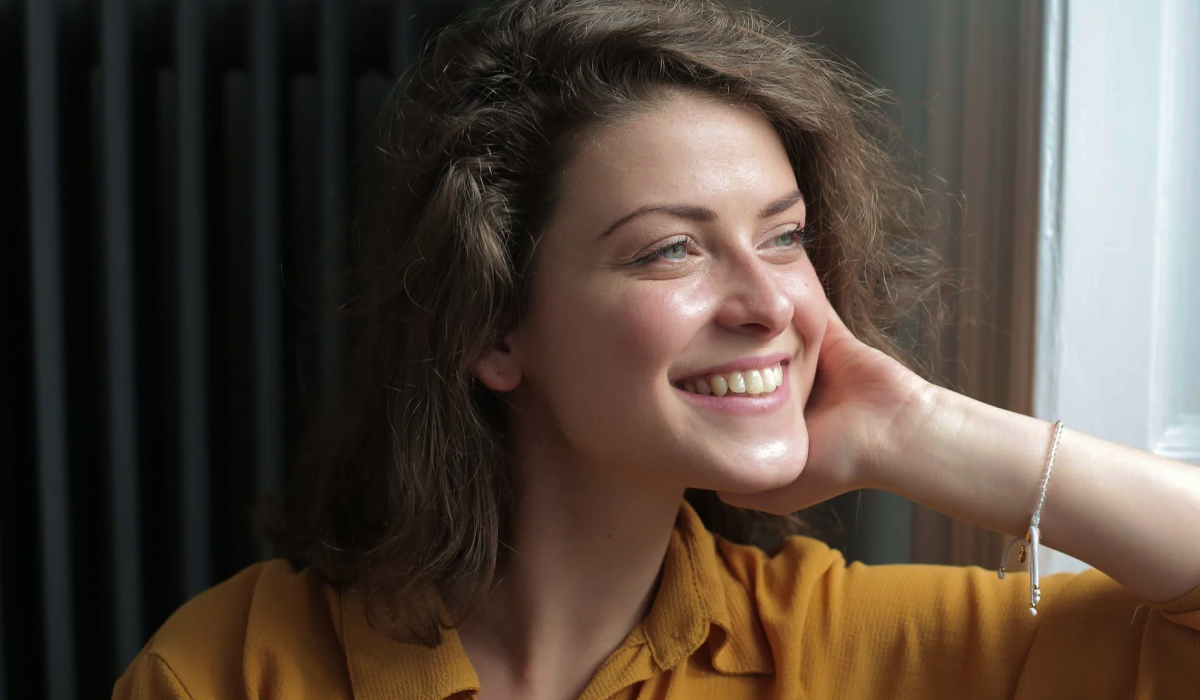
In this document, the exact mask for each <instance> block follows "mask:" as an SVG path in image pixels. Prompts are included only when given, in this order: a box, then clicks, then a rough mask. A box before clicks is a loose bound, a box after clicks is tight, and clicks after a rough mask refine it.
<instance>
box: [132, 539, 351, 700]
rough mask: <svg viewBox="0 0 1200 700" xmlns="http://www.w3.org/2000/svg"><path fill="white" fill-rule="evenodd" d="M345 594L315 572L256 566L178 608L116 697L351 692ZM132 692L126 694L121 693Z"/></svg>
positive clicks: (280, 564) (334, 694)
mask: <svg viewBox="0 0 1200 700" xmlns="http://www.w3.org/2000/svg"><path fill="white" fill-rule="evenodd" d="M340 626H341V606H340V596H339V595H338V593H337V591H335V590H334V589H333V588H332V587H330V586H328V585H327V584H325V583H324V582H323V581H322V580H321V578H320V577H319V576H318V575H317V574H316V573H314V572H312V571H310V570H306V571H300V572H297V571H293V570H292V569H291V567H289V566H288V564H287V563H286V562H284V561H282V560H273V561H269V562H263V563H259V564H255V565H253V566H251V567H249V568H247V569H245V570H243V571H242V572H241V573H239V574H237V575H236V576H234V577H232V578H230V579H228V580H227V581H225V582H223V583H221V584H218V585H217V586H214V587H213V588H211V589H209V590H207V591H205V592H204V593H201V594H200V595H198V596H196V597H195V598H193V599H192V600H190V601H188V602H187V603H186V604H185V605H183V607H181V608H179V610H177V611H176V612H175V613H174V614H173V615H171V617H170V618H169V619H168V620H167V621H166V622H165V623H164V624H163V626H162V627H161V628H160V629H159V630H158V632H156V633H155V635H154V636H153V637H152V638H151V639H150V641H149V643H147V645H146V647H145V648H144V649H143V650H142V652H141V653H140V654H139V655H138V658H137V659H135V660H134V662H133V663H132V664H131V665H130V667H129V670H128V671H126V674H125V676H123V677H122V679H121V681H120V682H118V685H117V690H116V691H114V695H113V697H114V698H117V697H157V695H156V694H155V693H156V692H159V691H153V692H150V693H148V694H147V693H141V692H138V691H137V690H136V688H137V687H138V686H139V685H142V686H145V687H147V688H150V687H159V688H162V689H166V688H168V687H169V688H171V696H177V697H190V698H195V699H197V700H199V699H200V698H257V697H266V696H271V697H301V696H302V695H300V694H296V693H291V692H287V690H288V688H290V687H292V686H295V687H305V688H306V689H307V691H308V692H316V694H315V695H313V697H338V696H339V694H340V693H343V692H344V689H345V688H348V680H346V671H345V660H344V655H343V654H342V651H341V642H340ZM123 687H125V688H128V689H129V692H127V693H123V692H121V691H122V688H123Z"/></svg>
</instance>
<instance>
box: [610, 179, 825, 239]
mask: <svg viewBox="0 0 1200 700" xmlns="http://www.w3.org/2000/svg"><path fill="white" fill-rule="evenodd" d="M803 200H804V195H802V194H800V190H795V191H793V192H789V193H787V194H785V195H784V196H782V197H780V198H779V199H776V200H775V201H773V202H769V203H767V204H766V205H765V206H763V208H762V209H759V210H758V218H760V219H767V218H770V217H772V216H775V215H777V214H782V213H783V212H785V211H787V210H788V209H791V208H792V207H793V206H795V205H796V202H800V201H803ZM646 214H667V215H669V216H674V217H676V218H679V219H689V220H691V221H698V222H708V221H716V220H717V213H716V212H715V211H713V210H712V209H709V208H708V207H702V206H699V205H694V204H647V205H646V206H643V207H638V208H637V209H634V210H633V211H631V212H629V213H628V214H626V215H625V216H622V217H621V218H619V219H617V220H616V221H614V222H612V223H611V224H609V226H608V228H606V229H604V233H601V234H600V237H601V238H604V237H605V236H607V235H609V234H610V233H612V232H613V231H616V230H617V229H619V228H621V227H622V226H624V225H625V224H627V223H629V222H630V221H632V220H633V219H636V218H637V217H639V216H644V215H646Z"/></svg>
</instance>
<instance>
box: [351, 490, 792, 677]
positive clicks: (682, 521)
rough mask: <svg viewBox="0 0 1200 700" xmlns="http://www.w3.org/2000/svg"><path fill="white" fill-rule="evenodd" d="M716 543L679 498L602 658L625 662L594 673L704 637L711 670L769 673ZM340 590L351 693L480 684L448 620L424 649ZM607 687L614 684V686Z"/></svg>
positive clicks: (660, 661)
mask: <svg viewBox="0 0 1200 700" xmlns="http://www.w3.org/2000/svg"><path fill="white" fill-rule="evenodd" d="M721 546H726V543H720V544H718V542H717V540H716V538H715V537H713V535H712V534H711V533H709V532H708V530H707V529H705V527H704V524H703V522H701V520H700V517H699V516H698V515H697V514H696V512H695V511H694V510H693V509H692V507H691V506H690V505H688V504H687V503H686V502H685V503H684V504H683V505H682V506H681V507H680V509H679V515H678V516H677V518H676V521H675V528H674V531H673V532H672V533H671V542H670V544H669V545H668V547H667V553H666V556H665V558H664V560H663V570H662V576H661V577H660V582H659V588H658V592H657V594H656V595H655V598H654V603H653V605H651V608H650V612H649V614H647V616H646V619H645V620H643V621H642V623H641V625H639V626H638V627H637V628H635V629H634V630H633V631H631V632H630V634H629V637H628V638H627V639H626V640H625V642H624V643H623V644H622V645H621V646H620V647H618V651H617V652H614V657H611V658H610V659H609V663H606V666H609V665H611V663H613V662H616V661H617V660H618V658H624V661H622V664H631V665H627V666H626V667H625V668H622V669H621V670H620V671H619V672H617V669H615V668H614V669H606V668H604V667H602V668H601V670H600V672H599V673H598V674H597V677H596V680H597V681H599V680H601V678H602V677H603V678H604V679H605V680H616V679H617V678H621V679H623V680H622V681H621V682H623V683H630V682H636V681H637V680H641V679H643V678H645V677H648V676H649V675H651V674H652V673H654V672H662V671H666V670H669V669H673V668H677V667H678V666H680V665H681V664H683V663H684V662H685V661H686V660H687V659H688V658H689V657H691V656H692V655H693V654H695V653H697V652H698V651H699V650H700V648H701V647H702V646H704V645H705V644H706V643H707V645H708V653H710V654H711V658H712V666H713V668H714V669H715V670H716V671H717V672H718V673H723V674H736V675H742V674H771V673H774V671H775V665H774V660H773V657H772V654H771V649H770V646H769V644H768V642H767V639H766V635H765V633H764V632H763V629H762V625H761V623H760V622H759V618H758V615H757V614H756V605H755V603H754V599H753V596H752V594H751V592H750V591H749V590H748V589H747V585H746V584H745V583H744V582H742V581H740V580H738V579H737V578H735V577H734V575H733V574H732V573H731V572H730V570H729V568H728V567H726V566H725V565H724V563H723V561H722V557H721V554H720V547H721ZM341 598H342V610H341V613H342V620H341V632H342V644H343V647H344V648H345V651H346V662H347V667H348V670H349V673H350V682H351V685H352V686H353V688H354V697H356V698H361V699H362V700H376V699H382V698H394V697H414V698H433V699H436V700H443V699H445V698H450V697H453V696H455V695H456V694H459V693H477V692H478V691H479V677H478V676H477V675H476V674H475V670H474V669H473V668H472V667H471V663H470V661H468V659H467V655H466V652H465V651H464V650H463V647H462V643H461V642H460V641H459V638H458V633H457V632H456V631H454V630H447V631H446V633H445V636H444V639H443V641H442V643H441V644H440V645H438V646H437V647H434V648H432V649H431V648H429V647H426V646H424V645H422V644H406V643H401V642H397V641H395V640H393V639H391V638H389V637H387V636H386V635H384V634H382V633H381V632H378V631H376V630H375V629H373V628H372V627H371V626H370V625H369V624H368V623H367V618H366V614H365V611H364V609H363V603H362V599H361V596H359V595H358V594H356V593H353V592H350V591H346V592H344V593H343V594H342V596H341ZM639 647H641V648H648V649H649V652H650V654H649V657H650V660H651V662H652V664H648V665H647V666H646V668H644V669H640V667H641V666H642V663H639V662H637V661H636V659H637V658H642V654H636V653H634V652H635V650H636V648H639ZM622 652H625V653H624V654H622ZM630 653H634V656H629V654H630ZM651 666H652V667H651ZM639 669H640V670H639ZM606 671H610V672H608V673H606ZM606 685H607V683H606ZM590 690H592V689H591V688H589V691H590ZM611 690H612V692H613V693H615V692H617V691H618V690H620V688H612V689H611ZM609 694H611V693H609Z"/></svg>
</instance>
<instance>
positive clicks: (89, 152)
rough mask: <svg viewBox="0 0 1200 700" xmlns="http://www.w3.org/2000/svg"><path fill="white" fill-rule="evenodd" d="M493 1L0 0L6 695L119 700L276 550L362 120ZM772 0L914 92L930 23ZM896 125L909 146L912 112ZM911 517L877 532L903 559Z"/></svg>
mask: <svg viewBox="0 0 1200 700" xmlns="http://www.w3.org/2000/svg"><path fill="white" fill-rule="evenodd" d="M482 1H483V0H474V2H472V1H471V0H103V1H101V0H0V244H2V248H0V369H2V372H3V376H2V379H0V382H2V384H0V699H2V698H22V699H23V698H39V697H47V698H54V699H55V700H59V699H62V700H67V699H69V698H76V697H79V698H83V697H105V696H107V695H108V694H109V692H110V690H109V689H110V688H111V685H112V683H113V681H114V679H115V678H116V676H117V675H118V674H119V673H120V672H121V671H122V670H123V669H124V668H125V666H126V665H127V664H128V662H129V661H130V660H131V659H132V658H133V656H134V655H135V654H136V653H137V651H138V650H139V649H140V648H141V646H142V645H143V644H144V643H145V641H146V639H147V638H148V637H149V635H150V634H152V633H153V631H154V629H156V628H157V627H158V626H159V625H160V624H161V623H162V622H163V621H164V620H165V619H166V617H167V616H168V615H169V614H170V613H171V612H172V611H173V610H174V609H175V608H177V607H178V606H179V605H180V604H181V603H182V602H184V601H186V600H187V599H188V598H189V597H191V596H193V595H195V594H196V593H198V592H200V591H202V590H204V589H205V588H208V587H209V586H211V585H212V584H214V583H215V582H218V581H220V580H223V579H225V578H227V577H229V576H230V575H232V574H234V573H236V572H237V571H238V570H240V569H241V568H243V567H244V566H246V565H248V564H249V563H251V562H253V561H255V560H257V559H260V558H263V557H266V556H269V555H270V552H269V550H268V549H266V548H265V546H264V545H263V543H261V542H260V541H258V540H256V539H255V537H254V535H253V534H252V532H253V529H252V516H253V512H254V508H255V505H256V504H257V503H258V502H259V501H260V500H261V498H262V497H263V496H269V495H271V494H276V493H278V492H279V489H280V485H281V483H282V481H283V479H284V477H285V474H286V472H287V468H288V465H289V461H290V456H291V455H292V453H293V450H294V448H295V446H296V443H297V438H298V437H299V435H300V434H301V433H302V431H303V429H304V426H305V425H306V422H307V417H308V416H309V415H310V414H311V412H312V408H313V406H314V404H316V403H317V402H319V401H320V399H321V397H322V396H323V395H325V394H326V393H327V392H328V390H329V388H330V387H331V386H333V385H335V384H336V382H337V381H338V378H339V376H340V371H339V369H340V367H341V364H342V356H343V355H342V353H343V348H342V347H341V344H340V338H341V335H340V328H339V324H338V322H337V321H336V320H335V316H334V314H333V313H332V312H333V311H334V310H335V309H336V307H337V305H338V303H339V301H340V300H341V287H340V271H341V268H342V266H343V265H344V263H345V261H346V258H347V254H348V246H347V236H346V231H347V225H348V219H349V212H350V211H352V208H353V199H354V191H355V186H356V183H358V182H362V181H363V180H364V179H366V178H369V175H370V173H369V168H370V165H371V162H372V161H371V158H370V157H369V155H368V154H369V151H367V150H366V149H367V147H368V146H369V142H368V138H369V135H370V127H371V125H372V124H373V122H374V118H375V114H376V112H377V110H378V107H379V105H380V104H381V102H382V101H383V99H384V98H385V96H386V94H387V93H388V91H389V89H390V88H391V86H392V85H393V83H394V82H395V81H396V79H397V77H398V76H400V75H402V73H403V71H404V68H405V67H406V66H408V65H410V64H411V62H412V60H413V58H414V56H415V53H416V51H417V48H418V46H419V44H420V40H421V38H422V37H423V36H424V35H425V34H426V33H427V32H428V31H429V30H430V29H431V28H434V27H437V26H440V25H442V24H444V23H445V22H447V21H449V20H450V19H452V18H453V17H455V16H456V15H458V14H459V13H460V12H462V11H463V10H464V9H467V8H468V7H470V6H472V5H474V4H479V3H480V2H482ZM767 4H768V5H769V6H770V7H771V8H773V9H774V10H775V11H776V12H777V14H778V15H780V16H783V15H785V14H787V13H791V12H793V11H795V16H794V19H795V21H796V22H797V24H798V25H799V28H800V29H802V30H803V32H802V33H805V34H812V33H813V32H815V31H816V30H818V29H823V28H825V27H826V26H828V30H829V33H828V34H826V35H822V36H824V37H825V38H827V39H828V40H829V41H830V43H833V44H834V45H837V46H841V47H842V48H844V49H846V51H847V53H849V54H850V55H854V56H856V57H858V58H859V59H860V60H861V61H862V62H863V63H864V65H866V67H867V68H868V69H870V70H871V72H872V74H875V75H878V76H880V78H881V79H882V80H884V82H885V83H886V84H887V85H888V86H889V87H891V88H893V89H897V90H899V91H900V92H901V93H905V92H906V91H907V92H913V93H914V94H915V93H918V92H920V90H923V89H925V88H924V83H920V84H918V85H915V87H914V86H906V83H905V81H906V80H907V79H908V78H907V77H906V76H909V77H911V76H920V75H923V73H922V71H924V62H925V61H926V54H925V49H924V46H925V41H924V39H923V37H924V34H923V33H922V32H924V31H925V30H924V29H923V27H924V26H925V25H924V24H922V22H923V21H925V20H924V19H922V18H923V17H926V16H927V15H928V12H929V11H928V9H927V8H926V9H924V10H923V12H925V13H926V14H925V15H920V14H913V13H908V14H905V13H897V11H896V10H895V8H896V7H897V5H895V3H894V2H891V1H890V0H859V1H856V2H851V3H848V4H847V3H843V4H838V3H836V2H833V0H813V1H812V2H808V3H799V2H797V3H791V2H788V1H787V0H777V1H775V2H773V3H771V2H768V3H767ZM906 5H908V6H913V7H918V6H920V7H923V6H921V5H920V3H919V2H916V1H914V2H908V3H906ZM803 8H807V9H803ZM889 13H890V14H889ZM914 18H915V19H914ZM906 23H907V24H906ZM910 25H911V26H910ZM862 27H868V28H871V27H874V28H875V29H874V30H873V32H874V34H881V33H882V34H883V35H887V36H892V37H893V41H895V40H897V39H895V37H908V38H909V39H911V41H908V43H906V44H905V46H904V47H903V48H902V49H900V50H897V51H895V52H892V53H890V54H887V53H880V51H879V49H878V46H879V45H878V44H873V43H871V42H865V43H864V41H865V40H864V39H863V36H866V35H862V34H860V33H859V32H858V31H857V30H858V29H859V28H862ZM905 27H908V28H907V29H906V28H905ZM821 38H822V37H820V36H819V37H818V39H821ZM856 42H857V43H856ZM859 44H861V46H858V45H859ZM856 46H858V49H856V48H855V47H856ZM872 51H874V52H875V53H874V54H873V53H872ZM876 54H878V55H876ZM893 55H902V56H905V57H907V58H906V60H907V61H908V62H909V63H908V64H906V63H905V62H904V61H896V60H892V59H887V60H885V58H884V57H886V56H893ZM872 56H876V58H877V59H878V60H875V59H872ZM873 60H874V61H875V62H874V64H873V63H872V61H873ZM909 64H911V65H909ZM910 88H911V89H910ZM898 116H899V117H900V118H899V119H898V120H899V121H903V122H904V123H903V127H904V129H905V133H906V134H907V136H908V137H910V138H915V140H916V141H918V142H920V141H922V140H923V138H924V134H925V131H926V121H925V112H924V111H922V110H920V109H918V110H914V111H913V112H912V113H911V114H910V115H908V117H907V118H905V117H904V116H903V115H898ZM859 505H860V503H859V501H858V500H857V499H856V498H855V497H853V496H851V497H849V498H848V499H843V500H842V502H841V504H840V507H841V509H842V510H843V520H844V521H845V522H846V523H847V527H848V529H849V530H850V532H849V539H848V540H847V547H848V548H849V553H850V555H851V556H852V557H853V556H857V555H858V552H856V551H855V548H856V539H855V532H856V528H855V525H856V524H858V523H859V522H860V521H861V518H860V513H859V512H858V511H857V508H858V506H859ZM883 508H884V506H882V505H881V506H879V508H878V510H882V509H883ZM868 510H869V508H868ZM909 518H910V516H909V514H908V511H901V512H900V515H899V516H897V517H895V518H893V519H892V520H890V521H887V522H893V523H898V525H896V526H889V527H885V528H883V529H884V530H887V532H884V533H883V537H884V538H887V537H893V538H894V539H897V541H899V542H900V544H899V545H898V547H899V548H902V549H903V550H904V552H903V553H902V554H898V555H897V557H899V558H900V559H903V557H906V556H907V546H908V545H907V538H908V530H907V529H905V528H906V527H908V525H907V522H908V519H909ZM868 520H869V519H868ZM894 549H895V547H894ZM864 551H865V550H864ZM862 558H864V559H867V560H872V559H874V560H879V559H880V558H881V557H879V556H875V557H872V556H870V555H864V556H863V557H862Z"/></svg>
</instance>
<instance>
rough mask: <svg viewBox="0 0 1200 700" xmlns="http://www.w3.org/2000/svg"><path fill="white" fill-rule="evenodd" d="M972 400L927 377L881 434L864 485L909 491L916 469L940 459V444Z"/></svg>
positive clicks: (888, 489) (952, 430) (869, 463)
mask: <svg viewBox="0 0 1200 700" xmlns="http://www.w3.org/2000/svg"><path fill="white" fill-rule="evenodd" d="M964 401H967V402H969V401H970V399H968V398H967V397H965V396H963V395H962V394H959V393H956V392H954V391H951V390H949V389H946V388H945V387H941V386H938V385H936V384H933V383H932V382H929V381H926V380H924V379H922V380H920V383H919V384H917V385H915V386H914V387H913V388H912V389H911V391H910V392H909V395H908V398H907V399H906V400H905V401H904V402H903V403H902V404H901V405H900V407H899V408H898V410H896V412H895V413H894V415H893V416H892V419H891V420H890V421H888V422H887V424H886V425H885V427H884V429H883V430H881V431H880V433H879V436H880V438H879V446H878V449H876V450H874V451H873V452H874V455H875V457H874V459H872V460H870V461H869V462H868V464H867V467H866V470H865V474H864V476H865V479H866V481H867V482H868V483H866V484H864V488H873V489H881V490H884V491H891V492H893V493H901V494H903V493H904V492H905V485H906V484H908V483H910V475H911V474H912V473H913V471H914V470H916V469H920V468H922V465H928V464H929V463H930V462H931V461H936V454H935V453H936V452H937V450H938V449H939V445H942V444H944V443H945V442H946V440H947V437H948V436H949V435H950V434H952V433H954V432H957V430H958V429H959V427H960V425H961V422H962V416H963V415H964V410H963V409H964V407H963V406H962V405H961V404H962V402H964Z"/></svg>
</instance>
